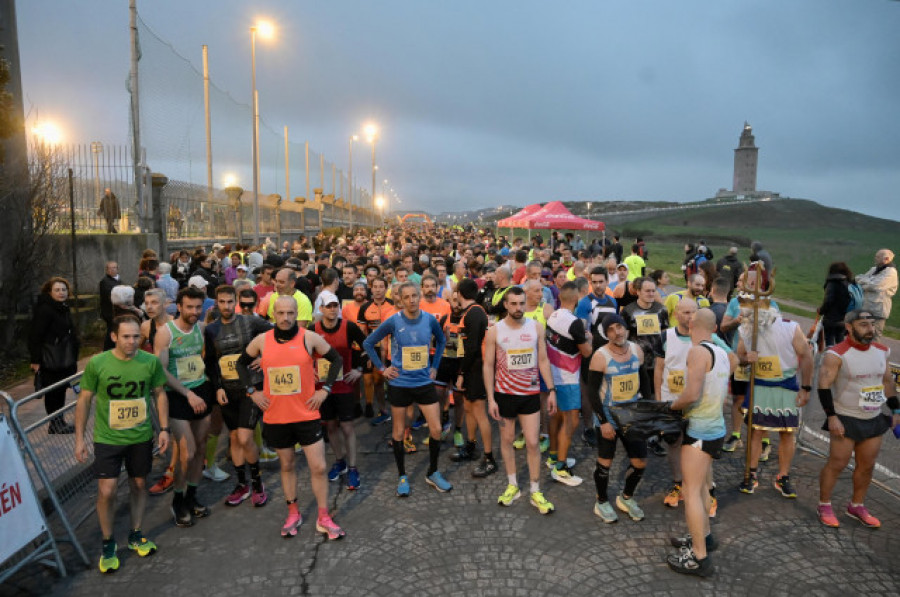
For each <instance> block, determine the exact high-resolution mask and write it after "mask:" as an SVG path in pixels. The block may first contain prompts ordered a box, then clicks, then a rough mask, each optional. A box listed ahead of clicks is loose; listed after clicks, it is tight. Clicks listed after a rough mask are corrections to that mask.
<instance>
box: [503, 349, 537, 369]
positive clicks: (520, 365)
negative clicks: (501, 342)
mask: <svg viewBox="0 0 900 597" xmlns="http://www.w3.org/2000/svg"><path fill="white" fill-rule="evenodd" d="M506 367H507V368H508V369H509V370H510V371H521V370H523V369H531V368H532V367H534V349H531V348H512V349H510V350H508V351H506Z"/></svg>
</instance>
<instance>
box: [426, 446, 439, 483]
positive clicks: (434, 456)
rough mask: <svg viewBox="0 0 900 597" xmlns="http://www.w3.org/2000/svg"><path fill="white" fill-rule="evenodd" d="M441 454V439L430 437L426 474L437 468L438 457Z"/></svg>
mask: <svg viewBox="0 0 900 597" xmlns="http://www.w3.org/2000/svg"><path fill="white" fill-rule="evenodd" d="M440 455H441V440H439V439H434V438H431V441H430V442H428V459H429V460H428V476H431V474H432V473H433V472H434V471H436V470H437V469H438V457H439V456H440Z"/></svg>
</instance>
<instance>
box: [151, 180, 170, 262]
mask: <svg viewBox="0 0 900 597" xmlns="http://www.w3.org/2000/svg"><path fill="white" fill-rule="evenodd" d="M150 177H151V184H152V185H153V200H152V202H153V215H154V216H155V218H154V220H156V233H157V236H158V238H159V254H160V255H162V256H164V257H165V258H166V259H168V257H169V247H168V244H169V239H168V232H169V231H168V224H167V222H166V217H167V216H168V214H169V210H168V209H166V205H165V200H164V199H163V196H162V192H163V187H165V186H166V185H167V184H168V183H169V179H168V177H166V175H165V174H159V173H158V172H154V173H153V174H151V175H150Z"/></svg>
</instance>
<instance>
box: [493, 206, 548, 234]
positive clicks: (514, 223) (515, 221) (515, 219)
mask: <svg viewBox="0 0 900 597" xmlns="http://www.w3.org/2000/svg"><path fill="white" fill-rule="evenodd" d="M540 210H541V204H540V203H535V204H533V205H529V206H527V207H525V208H523V209H521V210H520V211H519V212H518V213H515V214H513V215H511V216H509V217H508V218H503V219H502V220H500V221H498V222H497V228H524V227H525V226H522V225H521V224H520V223H519V222H520V221H521V220H522V219H524V218H525V217H527V216H530V215H531V214H534V213H537V212H539V211H540Z"/></svg>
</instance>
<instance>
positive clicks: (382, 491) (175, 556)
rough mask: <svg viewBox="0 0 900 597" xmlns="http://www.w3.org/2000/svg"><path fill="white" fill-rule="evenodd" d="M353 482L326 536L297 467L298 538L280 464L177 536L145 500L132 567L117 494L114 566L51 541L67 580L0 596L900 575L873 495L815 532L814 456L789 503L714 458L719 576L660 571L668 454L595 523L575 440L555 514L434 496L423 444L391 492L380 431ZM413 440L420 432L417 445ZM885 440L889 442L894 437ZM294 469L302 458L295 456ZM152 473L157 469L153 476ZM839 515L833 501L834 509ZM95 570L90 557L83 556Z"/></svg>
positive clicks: (730, 588)
mask: <svg viewBox="0 0 900 597" xmlns="http://www.w3.org/2000/svg"><path fill="white" fill-rule="evenodd" d="M358 430H359V431H360V433H361V434H362V441H361V448H362V451H363V454H362V456H361V458H360V462H359V466H360V470H361V472H362V475H363V477H362V478H363V484H362V488H361V489H360V490H359V491H357V492H349V491H347V490H346V489H343V488H341V487H340V486H338V485H337V484H332V486H331V494H330V500H331V504H332V508H333V511H334V517H335V520H336V521H337V522H338V523H339V524H341V525H342V526H343V527H344V529H345V530H346V531H347V537H346V538H344V539H343V540H341V541H338V542H325V541H324V540H323V538H322V537H321V535H317V534H315V533H314V523H312V522H311V519H312V517H313V516H314V510H315V505H314V502H313V501H312V499H311V494H310V492H309V485H308V481H307V478H306V467H305V465H303V464H301V471H300V480H301V489H300V504H301V509H302V511H303V514H304V518H305V520H306V522H305V523H304V525H303V527H302V529H301V531H300V533H299V535H298V536H297V537H295V538H293V539H290V540H285V539H282V538H281V537H280V535H279V529H280V526H281V523H282V520H283V518H284V513H285V508H284V504H283V500H282V497H281V496H282V494H281V489H280V486H279V482H278V473H277V468H275V466H273V465H269V468H267V470H266V472H265V480H266V484H267V485H268V487H269V489H270V490H271V494H272V500H271V502H270V504H269V505H267V506H266V507H264V508H258V509H254V508H253V507H252V506H251V505H250V504H249V502H246V503H245V504H244V505H242V506H240V507H238V508H228V507H226V506H224V505H223V499H224V497H225V496H226V494H227V493H228V492H229V491H230V489H231V487H232V484H231V481H226V482H224V483H221V484H215V483H212V482H209V481H206V480H204V482H203V484H202V485H201V488H200V497H201V499H202V500H203V501H204V502H205V503H207V504H209V505H211V506H212V509H213V514H212V516H211V517H210V518H207V519H203V520H200V521H198V522H197V524H196V525H195V526H194V527H193V528H189V529H178V528H175V527H174V526H173V525H172V523H171V517H170V515H169V512H168V508H169V504H170V501H171V494H169V495H166V496H164V497H158V498H150V502H149V511H148V514H147V519H146V522H145V525H144V529H145V532H146V533H147V534H148V535H149V536H150V537H152V538H153V539H154V540H155V541H156V542H157V543H158V544H159V546H160V551H159V552H158V553H157V554H156V555H155V556H153V557H150V558H147V559H140V558H138V557H137V556H136V555H133V554H131V553H129V552H128V551H127V549H124V540H125V535H126V533H127V524H128V520H127V506H126V503H127V502H126V499H127V498H126V493H124V491H123V492H122V493H120V496H121V499H120V502H119V503H120V506H119V516H118V518H117V537H118V538H119V545H120V558H121V560H122V566H121V568H120V570H119V571H118V572H117V573H116V574H113V575H108V576H104V575H101V574H100V573H99V572H97V570H96V568H95V567H93V568H91V569H90V570H84V568H83V567H81V566H80V565H79V564H78V562H77V561H76V560H75V558H74V557H73V551H72V550H71V549H69V548H68V547H65V546H64V547H63V553H64V554H65V556H66V560H67V563H68V565H69V566H70V573H71V576H69V577H68V578H66V579H58V578H57V577H56V576H55V575H54V574H52V573H50V572H44V571H41V569H40V568H39V567H36V566H34V567H31V568H30V569H29V570H28V573H27V574H26V573H20V574H19V575H18V576H17V577H16V578H15V579H14V580H13V581H10V582H9V583H7V585H6V586H3V587H0V593H2V594H4V595H6V594H9V595H28V594H32V595H37V594H40V595H46V594H53V595H71V596H77V595H90V596H92V597H97V596H101V595H122V594H124V593H126V592H127V593H130V594H131V595H135V596H137V595H159V594H163V595H190V596H192V597H194V596H196V595H204V594H208V595H223V596H227V595H246V594H248V592H253V593H255V594H262V595H274V594H289V595H304V594H308V595H344V594H364V595H369V594H371V595H413V594H432V595H570V596H575V595H591V596H593V595H598V594H601V595H602V594H618V593H620V592H622V591H627V592H628V593H638V592H641V593H644V592H652V593H653V594H664V595H679V594H682V595H696V594H713V593H715V594H717V595H724V594H728V595H749V594H753V595H769V594H771V595H799V594H806V595H851V594H862V593H866V594H870V595H896V594H897V593H898V591H900V571H898V570H897V568H896V566H895V565H894V564H893V559H894V558H892V557H891V556H890V555H889V554H891V553H896V552H897V550H898V549H900V534H898V533H897V529H898V528H900V507H898V506H900V502H898V500H897V498H895V497H893V496H890V495H888V494H886V493H885V492H883V491H882V490H879V489H873V490H872V491H871V493H870V496H869V499H868V501H867V504H868V505H869V507H870V509H871V510H872V511H873V513H875V514H876V515H877V516H879V517H880V518H881V520H882V522H883V528H882V529H880V530H869V529H866V528H863V527H862V526H861V525H859V523H857V522H856V521H854V520H851V519H849V518H847V517H846V516H843V515H839V517H840V518H841V522H842V527H841V528H840V529H829V528H825V527H823V526H821V525H820V524H819V523H818V522H817V520H816V517H815V505H816V489H817V475H818V471H819V469H820V467H821V465H822V460H821V459H819V458H818V457H816V456H813V455H810V454H807V453H805V452H802V451H798V454H797V458H796V466H795V468H794V471H793V477H794V479H795V480H796V485H797V490H798V493H799V496H800V497H799V498H798V499H796V500H787V499H784V498H782V497H780V496H779V495H778V494H777V493H776V492H775V490H774V489H773V488H772V485H771V483H772V478H773V475H774V469H775V462H774V457H773V460H772V461H771V462H769V463H768V464H765V465H763V468H762V470H761V486H760V488H759V489H758V490H757V493H756V494H754V495H752V496H747V495H743V494H740V493H739V492H738V491H737V490H736V486H737V484H738V482H739V481H740V478H741V475H742V464H741V460H740V457H739V456H738V455H736V454H735V455H731V456H726V457H725V458H724V459H723V460H722V461H720V462H719V463H718V464H717V465H716V479H717V482H718V484H719V497H720V507H719V515H718V517H717V518H716V519H715V521H714V527H713V528H714V533H715V534H716V535H717V537H718V538H719V541H720V544H721V546H720V548H719V551H718V552H716V553H715V554H714V561H715V563H716V566H717V574H716V575H715V576H714V577H713V578H712V579H708V580H700V579H697V578H692V577H687V578H686V577H681V576H678V575H676V574H674V573H672V572H670V571H669V570H668V568H667V567H666V564H665V556H666V554H667V553H668V552H669V551H670V548H669V547H668V546H667V544H668V537H669V536H670V535H672V534H674V533H680V532H683V530H684V523H683V509H682V508H679V509H677V510H671V509H667V508H665V507H664V506H663V504H662V497H663V493H664V491H665V489H666V488H667V484H668V481H667V479H668V474H667V473H666V471H667V467H666V464H665V461H664V459H661V458H657V457H653V456H651V460H650V464H649V468H648V475H647V476H646V477H645V481H644V483H643V484H642V485H641V486H640V488H639V490H638V495H637V498H638V500H639V502H640V504H641V506H642V507H643V508H644V509H645V511H646V514H647V517H646V519H645V520H644V521H642V522H633V521H631V520H620V521H619V522H618V523H617V524H614V525H606V524H603V523H602V522H600V521H599V519H597V518H596V517H595V516H594V515H593V514H592V512H591V507H592V503H593V499H594V495H593V494H594V489H593V482H592V479H591V475H592V471H593V464H592V459H591V454H590V452H589V451H588V449H587V448H586V447H585V446H583V445H581V444H579V445H578V447H577V449H576V452H575V455H576V456H577V458H578V463H577V465H576V467H575V470H576V472H577V473H578V474H580V475H581V476H583V477H585V483H583V484H582V485H581V486H580V487H577V488H569V487H565V486H562V485H559V484H556V483H555V482H553V481H552V480H550V479H549V475H548V474H547V472H546V469H544V470H542V483H543V485H544V488H545V491H546V495H547V497H548V498H549V499H550V500H551V501H552V502H554V503H555V504H556V506H557V512H556V513H554V514H552V515H550V516H540V515H539V514H538V513H537V511H536V510H535V509H534V508H533V507H532V506H530V505H529V503H528V501H527V498H525V497H523V499H520V500H519V501H518V502H516V503H515V504H514V505H513V506H512V507H510V508H501V507H499V506H498V505H497V504H496V499H497V496H498V495H499V494H500V492H501V491H502V490H503V488H504V485H505V478H504V476H503V475H502V473H500V474H497V475H495V476H493V477H491V478H489V479H487V480H475V479H472V478H471V477H470V474H469V469H470V466H469V465H456V464H453V463H451V462H449V459H448V457H447V456H448V453H449V450H445V451H444V452H442V457H441V463H442V469H443V470H444V471H445V472H446V474H447V477H448V479H449V480H450V481H451V482H452V483H453V484H454V485H455V487H454V489H453V491H452V492H450V493H449V494H439V493H437V492H436V491H434V490H433V489H431V488H430V487H428V486H427V485H426V484H425V482H424V473H425V469H426V467H427V450H426V449H425V448H424V447H423V448H422V449H421V450H420V451H419V453H417V454H414V455H411V456H409V457H408V472H409V473H410V476H411V479H412V486H413V494H412V496H411V497H410V498H408V499H399V498H397V497H395V496H394V489H395V484H396V472H395V469H394V464H393V457H392V455H391V453H390V452H389V450H388V447H387V444H386V437H387V436H386V433H387V428H386V427H380V428H377V429H373V428H371V427H370V425H369V424H368V422H365V421H361V422H360V423H359V425H358ZM423 433H424V430H423V432H420V433H419V434H420V435H422V437H424V435H423ZM886 441H889V442H894V441H895V440H894V439H893V437H891V436H888V437H886ZM300 460H301V462H302V457H301V459H300ZM518 460H519V466H520V480H521V482H522V484H523V485H524V486H526V487H527V483H526V477H525V474H524V473H522V472H521V471H522V470H523V469H522V467H524V454H523V453H522V452H520V453H519V454H518ZM161 467H162V463H161V462H157V463H156V465H155V470H156V471H157V472H158V471H159V470H160V469H161ZM613 471H614V479H615V480H614V481H613V483H612V487H613V488H616V489H618V488H620V487H621V480H622V475H623V472H624V465H623V460H622V458H621V457H620V458H618V459H617V460H616V462H615V464H614V465H613ZM848 491H849V474H846V473H845V475H844V476H843V477H842V479H841V481H840V482H839V484H838V487H837V491H836V496H835V500H834V501H835V504H836V505H837V504H839V503H841V502H843V501H844V500H846V499H847V496H848ZM836 509H837V508H836ZM79 535H80V537H81V538H82V540H83V542H84V545H85V548H86V550H87V551H88V554H89V555H90V557H91V559H92V560H94V559H96V558H97V557H98V555H99V541H100V537H99V530H98V528H97V526H96V523H95V522H94V520H93V519H89V520H88V522H87V523H85V524H84V525H82V528H81V529H80V531H79ZM92 565H94V563H93V562H92Z"/></svg>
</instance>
